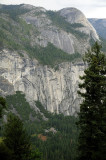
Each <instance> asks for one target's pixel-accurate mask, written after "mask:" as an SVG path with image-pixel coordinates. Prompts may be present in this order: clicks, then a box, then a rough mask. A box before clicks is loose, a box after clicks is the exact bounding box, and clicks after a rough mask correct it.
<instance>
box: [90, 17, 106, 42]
mask: <svg viewBox="0 0 106 160" xmlns="http://www.w3.org/2000/svg"><path fill="white" fill-rule="evenodd" d="M88 20H89V22H90V23H91V24H92V25H93V27H94V28H95V29H96V31H97V33H98V34H99V36H100V37H102V38H103V39H105V40H106V18H104V19H99V18H89V19H88Z"/></svg>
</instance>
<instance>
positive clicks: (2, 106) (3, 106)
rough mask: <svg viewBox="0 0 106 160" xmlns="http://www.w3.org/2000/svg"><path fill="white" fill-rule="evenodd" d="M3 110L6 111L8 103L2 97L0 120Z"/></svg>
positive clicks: (0, 98) (0, 99) (0, 100)
mask: <svg viewBox="0 0 106 160" xmlns="http://www.w3.org/2000/svg"><path fill="white" fill-rule="evenodd" d="M3 109H6V101H5V98H3V97H0V118H2V112H3Z"/></svg>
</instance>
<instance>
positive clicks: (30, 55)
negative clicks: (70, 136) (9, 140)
mask: <svg viewBox="0 0 106 160" xmlns="http://www.w3.org/2000/svg"><path fill="white" fill-rule="evenodd" d="M8 7H9V6H3V5H1V7H0V10H1V11H0V21H1V24H0V33H1V36H0V45H1V47H0V49H1V50H0V93H1V94H2V95H8V94H15V91H22V92H23V93H25V95H26V98H27V100H28V101H29V102H30V104H31V105H32V106H33V107H35V109H36V106H35V104H34V101H40V102H41V103H42V104H43V106H44V107H45V109H47V110H48V111H50V112H56V113H64V114H65V115H76V114H77V112H78V111H79V102H80V98H79V97H78V95H77V90H78V83H79V75H82V74H83V71H84V64H83V63H82V61H81V57H80V58H79V57H78V56H76V57H74V58H73V60H69V59H71V58H72V57H70V56H75V55H76V53H77V52H78V53H79V54H80V55H81V54H84V52H85V51H86V50H87V49H88V48H89V47H90V44H91V41H96V40H99V37H98V35H97V33H96V31H95V29H94V28H93V27H92V26H91V24H90V23H89V22H88V20H87V19H86V18H85V16H84V15H83V13H82V12H81V11H79V10H77V9H75V8H65V9H62V10H60V11H58V12H53V11H47V10H45V9H44V8H41V7H34V6H30V5H20V6H15V7H16V8H15V10H14V12H12V13H11V12H10V10H9V9H8ZM12 7H13V8H14V6H12ZM2 8H3V9H2ZM13 8H12V9H13ZM17 8H18V10H17ZM19 10H20V13H21V14H17V13H19V12H16V11H19ZM13 13H14V15H15V17H14V16H13ZM17 17H18V18H17ZM17 19H18V20H17ZM48 43H50V44H52V47H51V46H50V47H49V49H48V50H46V51H47V52H48V55H47V57H46V53H47V52H45V48H47V47H48ZM53 46H54V47H53ZM35 47H37V50H35ZM51 48H52V49H51ZM50 49H51V50H50ZM54 52H55V55H54V57H56V59H55V61H54V64H53V66H52V67H51V65H50V63H47V59H48V56H53V54H52V55H50V53H54ZM60 52H61V53H62V57H61V55H60ZM44 53H45V54H44ZM58 54H59V55H58ZM66 56H67V57H66ZM45 57H46V58H45ZM54 57H53V58H54ZM42 59H43V60H42ZM45 59H46V60H45ZM44 60H45V61H44ZM49 60H50V59H49ZM41 62H42V63H41ZM43 62H45V63H43ZM48 64H49V65H48Z"/></svg>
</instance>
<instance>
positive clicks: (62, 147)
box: [6, 92, 79, 160]
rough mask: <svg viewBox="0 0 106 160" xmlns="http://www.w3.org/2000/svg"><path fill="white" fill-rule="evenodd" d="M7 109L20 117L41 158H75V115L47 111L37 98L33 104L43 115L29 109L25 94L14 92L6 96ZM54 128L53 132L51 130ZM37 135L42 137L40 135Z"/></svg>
mask: <svg viewBox="0 0 106 160" xmlns="http://www.w3.org/2000/svg"><path fill="white" fill-rule="evenodd" d="M6 102H7V105H8V110H13V107H14V108H15V109H16V111H17V112H16V114H19V115H20V116H21V119H22V121H23V123H24V126H25V128H26V130H27V132H28V134H29V135H30V136H31V141H32V144H33V145H34V146H36V147H37V148H38V149H39V151H40V152H41V153H42V157H43V160H49V159H51V160H60V159H62V160H66V159H67V160H74V159H75V157H76V149H77V147H76V146H77V140H78V133H79V130H78V128H77V126H76V121H77V118H75V117H74V116H64V115H63V114H60V115H57V114H52V113H49V112H48V111H46V110H45V109H44V107H43V106H42V104H41V103H40V102H39V101H36V102H35V103H36V105H37V107H38V108H39V110H40V112H41V113H43V114H44V116H45V117H46V118H47V120H44V119H43V117H42V115H41V114H40V113H39V112H38V113H36V112H35V111H34V109H31V107H30V105H29V103H28V102H27V101H26V99H25V96H24V94H22V93H21V92H17V93H16V94H15V95H11V96H7V97H6ZM51 128H54V130H55V132H53V131H50V129H51ZM39 135H41V137H43V138H44V139H46V140H43V139H42V138H39Z"/></svg>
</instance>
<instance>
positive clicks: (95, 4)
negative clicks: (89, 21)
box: [0, 0, 106, 18]
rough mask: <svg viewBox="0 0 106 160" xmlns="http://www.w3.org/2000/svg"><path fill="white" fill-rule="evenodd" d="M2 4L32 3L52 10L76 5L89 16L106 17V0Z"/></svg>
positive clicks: (18, 0)
mask: <svg viewBox="0 0 106 160" xmlns="http://www.w3.org/2000/svg"><path fill="white" fill-rule="evenodd" d="M0 3H1V4H21V3H26V4H31V5H34V6H41V7H44V8H46V9H50V10H59V9H62V8H65V7H75V8H77V9H79V10H81V11H82V12H83V13H84V14H85V16H86V17H87V18H106V0H0Z"/></svg>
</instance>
